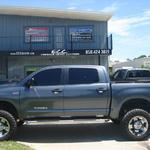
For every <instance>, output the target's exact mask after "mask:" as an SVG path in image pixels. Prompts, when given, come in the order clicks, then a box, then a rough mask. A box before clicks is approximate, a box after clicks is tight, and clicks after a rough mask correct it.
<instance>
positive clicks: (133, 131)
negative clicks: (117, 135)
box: [122, 109, 150, 140]
mask: <svg viewBox="0 0 150 150" xmlns="http://www.w3.org/2000/svg"><path fill="white" fill-rule="evenodd" d="M122 127H123V129H124V131H125V134H126V135H127V136H128V137H129V138H130V139H131V140H144V139H146V138H148V136H149V134H150V114H149V113H148V112H146V111H144V110H142V109H133V110H131V111H129V112H127V113H126V114H125V116H124V117H123V119H122Z"/></svg>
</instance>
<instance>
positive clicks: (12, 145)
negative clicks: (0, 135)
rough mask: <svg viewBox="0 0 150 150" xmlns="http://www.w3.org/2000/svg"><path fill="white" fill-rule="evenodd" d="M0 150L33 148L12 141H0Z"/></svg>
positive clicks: (29, 149)
mask: <svg viewBox="0 0 150 150" xmlns="http://www.w3.org/2000/svg"><path fill="white" fill-rule="evenodd" d="M0 150H33V149H32V148H30V147H28V146H26V145H23V144H20V143H17V142H13V141H5V142H0Z"/></svg>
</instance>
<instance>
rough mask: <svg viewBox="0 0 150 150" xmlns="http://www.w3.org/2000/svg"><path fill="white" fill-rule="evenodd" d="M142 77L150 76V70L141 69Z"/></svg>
mask: <svg viewBox="0 0 150 150" xmlns="http://www.w3.org/2000/svg"><path fill="white" fill-rule="evenodd" d="M141 77H150V71H148V70H143V71H141Z"/></svg>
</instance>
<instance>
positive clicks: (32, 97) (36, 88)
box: [20, 68, 64, 118]
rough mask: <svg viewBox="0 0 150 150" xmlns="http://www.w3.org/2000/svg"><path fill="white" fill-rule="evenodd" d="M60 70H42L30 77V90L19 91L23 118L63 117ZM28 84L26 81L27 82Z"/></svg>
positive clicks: (62, 87)
mask: <svg viewBox="0 0 150 150" xmlns="http://www.w3.org/2000/svg"><path fill="white" fill-rule="evenodd" d="M62 73H63V70H62V69H61V68H54V69H46V70H42V71H40V72H38V73H36V74H35V75H33V76H31V77H30V78H29V80H31V79H32V81H34V82H33V83H32V86H31V87H30V88H27V87H24V88H23V89H22V91H21V96H20V100H21V110H22V114H23V116H24V117H27V118H30V117H33V118H35V117H57V116H61V115H63V90H64V86H63V84H62V82H63V81H62V80H63V79H62ZM27 82H28V81H27Z"/></svg>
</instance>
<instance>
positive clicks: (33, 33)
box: [25, 27, 49, 43]
mask: <svg viewBox="0 0 150 150" xmlns="http://www.w3.org/2000/svg"><path fill="white" fill-rule="evenodd" d="M48 41H49V28H48V27H27V28H25V42H27V43H29V42H48Z"/></svg>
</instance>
